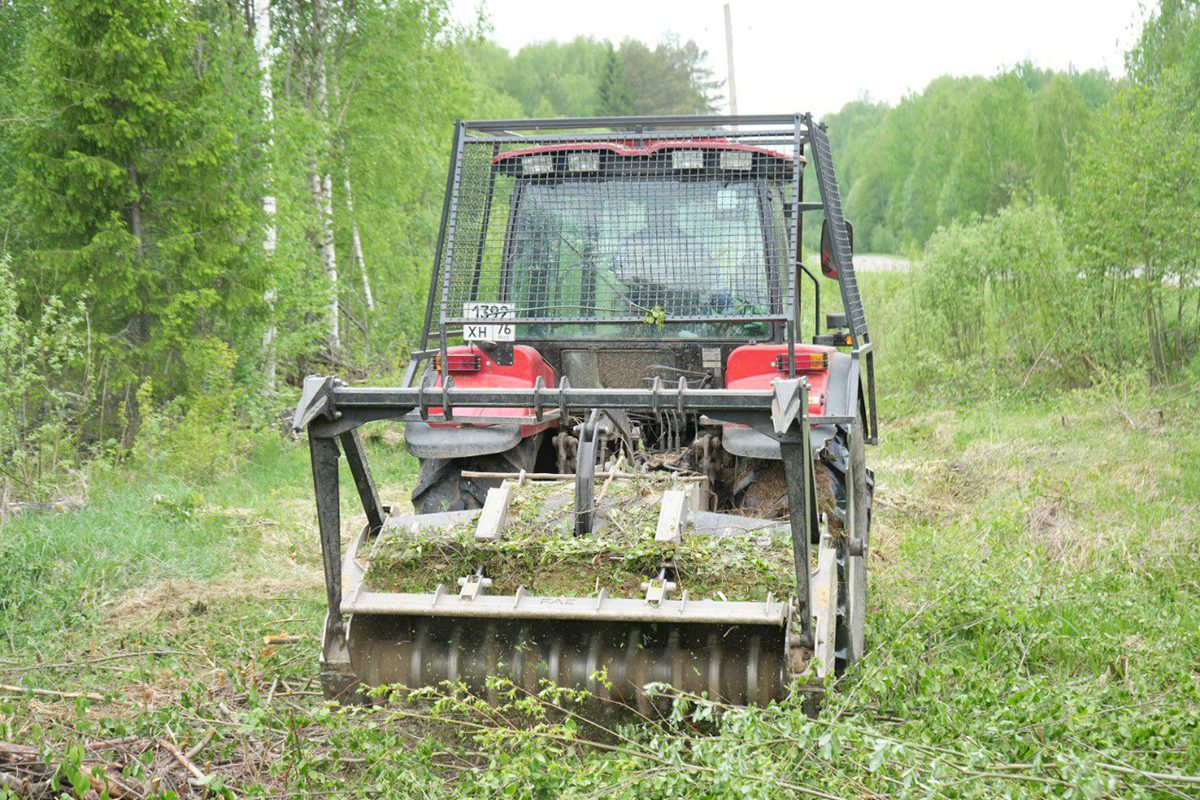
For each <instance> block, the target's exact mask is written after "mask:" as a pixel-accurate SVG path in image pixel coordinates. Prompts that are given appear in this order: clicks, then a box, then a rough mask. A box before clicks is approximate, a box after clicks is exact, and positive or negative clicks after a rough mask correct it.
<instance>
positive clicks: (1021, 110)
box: [826, 64, 1112, 252]
mask: <svg viewBox="0 0 1200 800" xmlns="http://www.w3.org/2000/svg"><path fill="white" fill-rule="evenodd" d="M1111 87H1112V83H1111V81H1110V80H1109V79H1108V78H1107V76H1106V75H1104V74H1103V73H1098V72H1083V73H1079V72H1067V73H1058V74H1055V73H1050V72H1046V71H1043V70H1039V69H1036V68H1035V67H1033V66H1032V65H1029V64H1022V65H1019V66H1018V67H1016V68H1014V69H1012V70H1009V71H1007V72H1003V73H1001V74H999V75H996V76H995V77H993V78H986V79H985V78H952V77H948V76H946V77H941V78H937V79H936V80H934V81H933V82H931V83H930V84H929V86H927V87H926V88H925V90H924V91H923V92H921V93H920V94H913V95H909V96H908V97H905V98H904V99H903V100H901V101H900V103H899V104H898V105H897V106H896V107H895V108H894V109H888V108H886V107H878V106H875V107H871V106H870V104H869V103H867V104H864V103H863V102H862V101H859V102H858V103H851V104H848V105H847V106H846V107H844V108H843V109H842V111H840V112H838V113H837V114H832V115H829V116H828V117H826V121H827V122H828V123H829V125H830V132H831V137H832V139H833V144H834V148H835V157H837V164H838V170H839V173H840V174H841V175H842V176H843V178H842V184H843V193H844V194H845V195H846V208H847V214H848V215H849V216H850V218H851V219H853V220H854V222H855V224H856V226H857V235H858V236H859V237H860V239H859V241H860V242H861V244H862V248H863V249H870V250H875V251H882V252H895V251H897V250H900V249H903V248H906V247H909V246H912V245H916V246H919V245H922V244H923V243H924V242H925V240H926V239H928V238H929V236H930V235H931V234H932V233H933V232H934V230H936V229H937V228H938V227H939V226H942V225H946V224H949V223H951V222H954V221H956V220H957V221H962V220H969V219H972V218H974V217H977V216H979V215H983V214H991V213H994V212H996V211H997V210H999V209H1000V208H1002V207H1004V206H1005V205H1006V204H1007V203H1008V202H1009V201H1010V200H1011V199H1012V198H1013V197H1016V196H1026V197H1028V196H1029V194H1030V192H1031V191H1032V192H1036V193H1038V194H1040V195H1041V196H1043V197H1046V198H1049V199H1050V200H1052V201H1054V202H1055V203H1057V204H1059V205H1061V204H1062V203H1063V202H1065V200H1066V197H1067V195H1068V193H1069V186H1070V181H1069V177H1068V176H1069V174H1070V167H1071V159H1072V153H1073V149H1074V145H1075V144H1076V140H1077V137H1078V136H1079V135H1080V134H1081V133H1083V132H1086V131H1087V130H1089V129H1090V126H1091V124H1092V123H1093V120H1094V117H1095V113H1096V111H1097V110H1098V109H1099V108H1100V107H1101V106H1102V105H1103V104H1104V102H1105V100H1106V99H1107V97H1108V96H1109V94H1110V93H1111ZM843 142H844V144H843Z"/></svg>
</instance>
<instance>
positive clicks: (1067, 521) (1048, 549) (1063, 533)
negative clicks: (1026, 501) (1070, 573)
mask: <svg viewBox="0 0 1200 800" xmlns="http://www.w3.org/2000/svg"><path fill="white" fill-rule="evenodd" d="M1025 530H1026V531H1027V532H1028V533H1029V535H1030V536H1032V537H1033V539H1034V541H1036V542H1037V544H1038V546H1039V547H1040V548H1041V549H1042V552H1044V553H1045V554H1046V558H1047V559H1048V560H1049V561H1050V562H1051V563H1054V562H1056V561H1059V560H1060V559H1062V558H1063V557H1064V556H1066V555H1068V554H1070V553H1071V552H1072V551H1074V550H1076V549H1078V547H1079V535H1078V534H1079V532H1078V531H1077V530H1076V528H1075V525H1074V524H1073V521H1072V519H1071V515H1070V513H1069V512H1068V511H1067V510H1066V508H1065V506H1064V505H1063V504H1062V503H1060V502H1059V501H1058V500H1056V499H1054V498H1051V497H1039V498H1037V500H1035V501H1034V502H1033V505H1032V506H1030V508H1029V509H1028V510H1027V511H1026V512H1025Z"/></svg>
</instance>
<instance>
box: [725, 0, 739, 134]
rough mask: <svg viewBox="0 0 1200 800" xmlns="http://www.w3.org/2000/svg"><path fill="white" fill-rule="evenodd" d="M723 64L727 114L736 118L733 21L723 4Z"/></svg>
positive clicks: (727, 4)
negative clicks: (726, 80)
mask: <svg viewBox="0 0 1200 800" xmlns="http://www.w3.org/2000/svg"><path fill="white" fill-rule="evenodd" d="M725 63H726V65H727V66H728V67H729V113H730V114H731V115H733V116H735V117H736V116H737V113H738V110H737V82H736V81H735V80H734V77H733V21H732V19H731V17H730V14H729V3H726V4H725Z"/></svg>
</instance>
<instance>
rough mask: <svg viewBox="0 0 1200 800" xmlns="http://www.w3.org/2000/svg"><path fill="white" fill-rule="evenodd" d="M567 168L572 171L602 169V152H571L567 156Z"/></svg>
mask: <svg viewBox="0 0 1200 800" xmlns="http://www.w3.org/2000/svg"><path fill="white" fill-rule="evenodd" d="M567 169H569V170H570V171H571V172H595V171H596V170H598V169H600V154H599V153H570V154H569V155H568V156H567Z"/></svg>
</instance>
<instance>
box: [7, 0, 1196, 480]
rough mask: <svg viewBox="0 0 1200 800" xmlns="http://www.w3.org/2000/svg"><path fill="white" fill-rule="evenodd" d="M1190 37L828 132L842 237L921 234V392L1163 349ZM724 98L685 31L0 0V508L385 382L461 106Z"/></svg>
mask: <svg viewBox="0 0 1200 800" xmlns="http://www.w3.org/2000/svg"><path fill="white" fill-rule="evenodd" d="M1198 31H1200V25H1198V23H1197V5H1196V2H1195V1H1194V0H1163V2H1162V5H1161V7H1160V8H1159V9H1158V10H1157V11H1156V12H1154V13H1153V14H1152V15H1151V17H1150V20H1149V22H1148V24H1147V25H1146V27H1145V30H1144V32H1143V34H1142V38H1141V40H1140V42H1139V43H1138V44H1137V46H1136V47H1135V48H1134V50H1133V51H1131V52H1130V53H1129V54H1128V68H1127V76H1126V77H1125V78H1123V79H1121V80H1113V79H1111V78H1109V77H1108V76H1106V75H1104V74H1101V73H1095V72H1068V73H1053V72H1048V71H1045V70H1040V69H1038V68H1036V67H1035V66H1033V65H1020V66H1018V67H1016V68H1014V69H1012V70H1009V71H1006V72H1003V73H1001V74H999V75H996V76H993V77H988V78H952V77H943V78H939V79H937V80H935V81H934V82H932V83H931V84H930V85H929V86H928V87H927V88H926V89H925V90H924V91H922V92H920V93H916V94H913V95H911V96H909V97H906V98H904V99H903V100H902V101H901V102H900V103H899V104H898V105H896V106H895V107H894V108H893V107H888V106H886V105H883V104H878V103H872V102H870V101H866V100H861V101H855V102H852V103H849V104H848V105H847V106H845V107H844V108H843V109H842V110H840V111H839V112H837V113H834V114H831V115H829V116H828V117H827V118H826V119H827V121H828V122H829V124H830V128H831V134H832V137H833V143H834V146H835V155H836V157H837V162H838V166H839V172H840V178H841V182H842V185H843V192H844V196H845V197H846V204H847V209H848V212H849V215H850V216H851V218H852V219H853V220H854V221H855V223H856V225H857V228H856V231H857V235H858V243H859V249H860V250H866V249H870V250H883V251H893V252H894V251H898V250H905V251H907V252H916V251H917V249H918V248H920V247H922V246H927V247H928V252H929V257H928V258H927V259H926V267H927V268H923V269H921V270H920V271H919V272H920V277H919V279H918V283H919V285H918V286H916V287H915V288H914V292H913V294H912V296H911V298H910V301H911V303H912V309H911V310H912V313H911V315H910V316H911V317H913V318H917V319H919V320H920V325H921V326H923V327H924V328H925V329H926V331H929V330H934V329H936V330H944V331H946V332H948V333H950V332H952V333H953V334H954V335H953V336H946V337H944V338H945V341H944V342H940V343H939V344H937V346H932V347H922V348H921V350H922V352H923V353H924V354H925V356H926V357H927V358H928V359H929V360H930V361H929V364H928V365H927V366H929V368H930V369H932V370H934V371H935V373H936V375H940V376H944V375H946V374H948V373H949V374H951V375H953V374H955V370H962V369H963V366H962V365H963V364H964V363H966V362H969V361H971V360H972V359H978V358H981V357H982V356H981V355H980V354H987V357H988V358H991V359H992V360H993V361H995V362H996V363H1004V364H1023V365H1025V366H1028V365H1030V364H1035V363H1037V364H1043V365H1045V364H1062V365H1064V366H1067V365H1068V362H1069V366H1070V368H1071V369H1075V370H1076V372H1075V375H1076V377H1077V378H1078V377H1079V376H1081V375H1084V374H1085V373H1086V372H1089V371H1094V370H1095V369H1100V368H1104V369H1108V368H1118V367H1120V366H1121V365H1122V364H1123V363H1126V362H1127V361H1129V360H1130V359H1132V358H1136V356H1137V355H1138V354H1145V357H1146V362H1147V364H1148V365H1149V367H1150V371H1151V372H1152V373H1154V374H1155V375H1158V376H1160V377H1162V376H1166V375H1167V374H1168V373H1169V372H1170V371H1171V370H1172V369H1177V368H1179V367H1180V365H1182V364H1186V363H1187V360H1188V359H1189V358H1190V354H1191V353H1193V352H1194V350H1195V346H1196V330H1195V325H1196V320H1197V318H1198V317H1200V307H1197V305H1196V304H1197V303H1198V302H1200V299H1197V297H1196V288H1195V282H1196V269H1197V262H1196V255H1195V254H1196V251H1197V244H1196V237H1197V236H1198V235H1200V233H1198V232H1200V224H1198V220H1197V219H1196V215H1197V214H1198V213H1200V211H1198V209H1200V203H1198V202H1197V198H1196V193H1197V191H1200V189H1198V186H1197V181H1196V180H1195V177H1196V172H1197V165H1198V164H1200V155H1198V153H1197V135H1198V134H1197V131H1198V130H1200V124H1198V122H1197V119H1196V115H1197V111H1196V109H1197V105H1198V103H1197V100H1198V98H1197V96H1196V95H1197V87H1198V86H1200V55H1198V54H1200V38H1198V37H1200V33H1198ZM1114 33H1115V32H1114ZM722 89H723V87H722V84H721V81H720V80H718V79H717V78H716V77H714V75H713V72H712V70H711V68H710V67H709V66H708V61H707V57H706V54H705V53H704V52H703V51H701V50H700V49H699V48H698V47H697V45H696V44H695V43H694V42H691V41H681V40H679V39H675V38H665V39H663V40H661V41H658V42H649V43H647V42H642V41H638V40H635V39H627V40H624V41H621V42H607V41H602V40H598V39H594V38H587V37H582V38H576V39H574V40H572V41H568V42H561V43H560V42H546V43H539V44H534V45H530V46H527V47H524V48H522V49H521V50H520V51H519V52H516V53H510V52H508V51H506V50H504V49H503V48H501V47H499V46H498V45H496V44H495V43H494V42H492V41H491V40H490V39H489V38H488V35H487V28H486V24H485V23H481V24H479V25H477V26H475V27H464V26H461V25H457V24H455V23H453V22H452V21H451V19H450V17H449V13H448V6H447V3H446V2H445V0H388V1H387V2H378V3H351V2H343V1H341V0H304V2H299V0H274V1H273V2H269V1H268V0H52V1H51V2H49V3H39V2H33V0H0V185H2V186H4V187H6V190H5V192H3V194H0V237H2V238H0V371H3V373H4V374H5V375H6V376H7V380H6V381H5V382H3V383H2V384H0V460H2V461H3V465H2V466H0V475H2V476H3V477H2V478H0V481H2V482H3V488H4V491H6V492H8V491H12V492H15V493H23V492H24V493H28V492H30V491H31V490H32V487H35V486H36V485H38V483H39V481H40V480H42V477H43V476H45V475H47V474H56V473H58V472H61V471H63V470H65V469H69V468H70V467H71V465H72V463H73V461H72V460H73V459H75V458H76V457H77V456H78V454H80V453H83V454H88V455H94V454H96V453H111V454H113V457H114V458H120V457H123V455H124V454H128V453H130V452H133V451H134V450H135V449H136V447H137V443H138V441H139V439H141V440H146V439H147V436H148V434H147V432H148V431H149V432H154V431H172V432H173V433H172V435H175V436H179V437H183V440H184V441H186V440H187V437H188V436H196V437H200V436H202V435H203V433H202V432H204V431H211V430H219V431H225V432H226V433H227V434H228V436H230V437H231V438H236V437H235V436H234V434H233V433H230V431H233V430H234V429H236V428H237V424H238V423H239V421H241V420H245V419H257V420H263V419H266V418H268V417H269V416H270V414H272V413H274V412H275V411H276V407H277V405H278V404H279V403H278V392H279V391H280V390H282V389H284V388H285V387H288V386H293V385H295V383H296V382H297V380H298V379H299V378H301V377H302V376H303V375H304V374H306V373H308V372H312V371H335V372H339V373H343V374H351V375H363V374H366V373H370V374H373V375H377V376H386V374H387V373H388V372H389V371H392V370H395V369H397V368H399V367H400V366H401V365H402V363H403V361H404V359H405V356H406V354H407V352H408V350H409V349H410V347H411V346H412V343H413V341H414V337H415V336H416V335H417V334H418V333H419V324H420V320H421V317H422V315H423V312H424V302H425V295H426V292H427V286H428V279H429V271H430V267H431V261H432V252H433V245H434V240H435V238H436V232H437V221H438V217H439V212H440V208H441V201H442V192H443V188H444V182H445V171H446V160H447V157H448V149H449V143H450V135H451V132H452V125H453V120H454V119H456V118H459V117H474V118H483V117H516V116H528V115H533V116H582V115H592V114H645V113H666V114H670V113H699V112H706V111H716V110H719V109H720V108H721V107H722V106H723V98H722V96H721V92H722ZM785 110H790V109H785ZM810 185H811V182H810ZM1005 237H1012V240H1011V241H1010V240H1009V239H1006V238H1005ZM1030 248H1032V249H1030ZM1021 254H1027V255H1028V258H1026V257H1025V255H1021ZM1034 265H1041V266H1040V267H1038V268H1035V267H1034ZM938 281H940V283H938ZM1026 281H1030V282H1026ZM1046 287H1052V288H1053V291H1054V292H1055V294H1054V295H1053V296H1052V297H1048V298H1047V297H1043V294H1041V292H1043V291H1045V290H1047V288H1046ZM947 293H966V294H967V295H969V296H970V297H971V298H974V299H973V300H972V301H971V302H967V301H965V300H964V301H963V302H954V303H947V302H944V298H945V297H946V294H947ZM923 298H924V299H923ZM939 298H941V299H939ZM976 301H978V302H976ZM923 303H924V304H926V305H922V304H923ZM972 303H975V305H972ZM1013 303H1017V304H1018V305H1016V306H1014V305H1012V304H1013ZM1031 303H1032V304H1037V310H1036V313H1034V311H1033V309H1032V308H1031V307H1030V305H1029V304H1031ZM1021 304H1024V305H1021ZM968 308H970V309H974V311H973V312H972V316H970V317H964V316H961V315H959V316H955V315H954V312H955V311H956V310H965V309H968ZM1014 318H1018V322H1011V319H1014ZM1014 325H1016V327H1013V326H1014ZM1034 325H1040V326H1041V327H1028V326H1034ZM939 326H940V327H939ZM1021 326H1026V327H1021ZM1010 329H1011V330H1013V331H1014V334H1013V335H1012V336H1008V335H1007V333H1006V331H1009V330H1010ZM920 333H921V331H916V332H915V335H916V334H920ZM1047 337H1052V338H1053V341H1054V344H1053V345H1052V346H1047V345H1046V340H1047ZM928 340H929V337H925V338H923V339H922V341H928ZM939 341H940V340H939ZM1014 342H1020V343H1021V344H1020V345H1019V346H1017V345H1015V344H1013V343H1014ZM1068 348H1074V350H1072V351H1071V352H1076V351H1082V352H1083V353H1084V354H1085V356H1086V360H1084V361H1081V360H1080V358H1078V357H1075V356H1072V355H1071V352H1068ZM1081 363H1082V364H1083V367H1079V364H1081ZM1089 363H1090V364H1091V366H1088V364H1089ZM1068 371H1069V370H1068ZM180 449H181V450H183V451H187V450H191V451H192V452H194V453H197V454H200V453H203V452H204V451H205V449H206V448H205V447H203V446H199V445H197V446H195V447H191V448H188V447H183V448H180ZM208 449H211V448H208ZM197 457H200V456H199V455H198V456H197Z"/></svg>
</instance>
